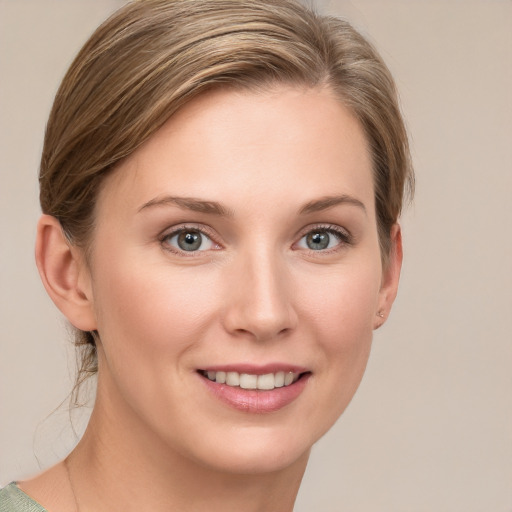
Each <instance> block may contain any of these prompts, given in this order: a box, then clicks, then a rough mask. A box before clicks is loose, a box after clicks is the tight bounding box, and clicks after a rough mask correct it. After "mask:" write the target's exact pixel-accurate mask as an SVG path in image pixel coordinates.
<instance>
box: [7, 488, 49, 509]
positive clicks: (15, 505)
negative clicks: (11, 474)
mask: <svg viewBox="0 0 512 512" xmlns="http://www.w3.org/2000/svg"><path fill="white" fill-rule="evenodd" d="M0 512H47V510H46V509H45V508H43V507H42V506H41V505H39V503H37V502H36V501H34V500H33V499H32V498H31V497H30V496H28V495H27V494H25V493H24V492H23V491H22V490H21V489H20V488H19V487H18V486H17V485H16V483H15V482H13V483H11V484H9V485H8V486H7V487H4V488H3V489H0Z"/></svg>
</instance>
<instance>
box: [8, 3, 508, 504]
mask: <svg viewBox="0 0 512 512" xmlns="http://www.w3.org/2000/svg"><path fill="white" fill-rule="evenodd" d="M122 3H123V2H122V1H121V0H118V1H114V0H109V1H107V0H102V1H99V0H74V1H70V0H60V1H58V0H0V325H1V329H2V333H1V337H0V486H1V485H4V484H6V483H8V482H9V481H11V480H14V479H16V478H21V477H24V476H27V475H29V474H31V473H34V472H37V471H39V469H40V468H44V467H46V466H48V465H49V464H52V463H54V462H56V461H57V460H58V459H59V458H60V457H62V456H64V455H65V454H66V452H67V450H69V449H70V448H71V446H72V444H73V442H74V437H73V431H72V428H71V426H70V421H69V415H68V413H67V409H66V406H65V405H64V406H62V407H60V408H59V409H57V410H56V412H54V413H53V414H52V411H54V410H55V409H56V408H57V407H58V406H59V404H60V403H61V402H62V401H63V400H65V399H66V396H67V394H68V392H69V390H70V388H71V382H72V378H71V376H70V372H72V370H73V363H72V362H70V361H72V357H69V356H70V350H69V341H68V335H67V334H66V329H65V323H64V322H63V320H62V318H61V316H60V314H59V313H58V312H57V310H56V309H55V308H54V306H53V304H51V303H50V300H49V299H48V298H47V297H46V294H45V292H44V290H43V287H42V285H41V284H40V282H39V278H38V276H37V272H36V268H35V265H34V262H33V245H34V236H35V223H36V221H37V217H38V215H39V207H38V199H37V195H38V191H37V168H38V160H39V157H40V151H41V146H42V137H43V130H44V125H45V122H46V117H47V115H48V112H49V109H50V105H51V102H52V99H53V95H54V94H55V92H56V88H57V86H58V83H59V80H60V79H61V78H62V75H63V74H64V72H65V69H66V68H67V66H68V65H69V64H70V62H71V59H72V58H73V56H74V54H75V53H76V51H77V50H78V49H79V47H80V46H81V44H82V43H83V42H84V41H85V39H86V37H87V36H88V35H89V34H90V32H91V31H92V30H93V28H95V26H96V25H97V24H98V23H99V22H100V21H101V20H102V19H103V18H104V17H106V15H107V14H108V13H110V12H112V11H113V10H114V9H115V8H116V7H117V6H119V5H121V4H122ZM313 3H315V2H313ZM316 4H317V5H318V7H319V8H320V9H322V10H324V11H326V12H331V13H334V14H337V15H342V16H346V17H347V18H348V19H349V20H351V21H352V22H353V23H354V24H355V25H356V26H357V27H358V28H359V29H360V30H361V31H362V32H363V33H364V34H366V35H369V36H370V38H371V40H372V41H373V42H374V43H375V44H376V46H377V47H378V48H379V50H380V51H381V53H382V55H383V57H384V59H385V60H386V61H387V63H388V65H389V66H390V68H391V70H392V72H393V73H394V75H395V78H396V80H397V83H398V86H399V89H400V92H401V97H402V103H403V110H404V113H405V116H406V119H407V123H408V126H409V129H410V132H411V136H412V146H413V154H414V162H415V167H416V172H417V182H418V183H417V196H416V200H415V203H414V205H413V206H412V207H411V208H410V209H409V210H408V211H407V213H406V214H405V216H404V218H403V226H404V239H405V264H404V269H403V274H402V282H401V291H400V295H399V298H398V299H397V302H396V304H395V307H394V310H393V312H392V315H391V318H390V320H389V321H388V323H387V324H386V325H385V326H384V328H382V329H381V330H379V331H378V332H377V333H376V335H375V341H374V348H373V353H372V356H371V358H370V363H369V366H368V369H367V373H366V376H365V378H364V379H363V383H362V385H361V387H360V389H359V391H358V393H357V394H356V397H355V398H354V400H353V402H352V404H351V405H350V406H349V408H348V409H347V411H346V413H345V414H344V415H343V417H342V418H341V419H340V421H339V422H338V423H337V424H336V426H335V427H334V428H333V429H332V430H331V431H330V432H329V434H328V435H327V436H326V437H325V438H324V439H322V440H321V441H320V442H319V443H318V444H317V445H316V446H315V447H314V448H313V452H312V458H311V461H310V465H309V467H308V470H307V472H306V476H305V479H304V483H303V487H302V489H301V492H300V494H299V498H298V501H297V506H296V510H297V511H298V512H306V511H311V510H314V511H322V512H343V511H349V512H401V511H403V512H459V511H460V512H510V511H512V334H511V323H512V322H511V320H512V236H511V234H512V206H511V204H512V201H511V199H510V196H511V194H512V142H511V134H512V93H511V90H512V30H511V27H512V2H510V1H509V0H501V1H500V0H464V1H463V0H442V1H440V0H433V1H432V0H430V1H426V0H424V1H412V0H389V1H377V0H374V1H371V0H353V1H342V0H339V1H335V0H332V1H330V2H329V1H320V0H318V2H316ZM84 412H85V413H86V412H87V410H85V411H84ZM298 421H300V418H299V419H298ZM75 425H76V428H77V429H78V430H80V428H82V427H83V418H80V417H77V418H75Z"/></svg>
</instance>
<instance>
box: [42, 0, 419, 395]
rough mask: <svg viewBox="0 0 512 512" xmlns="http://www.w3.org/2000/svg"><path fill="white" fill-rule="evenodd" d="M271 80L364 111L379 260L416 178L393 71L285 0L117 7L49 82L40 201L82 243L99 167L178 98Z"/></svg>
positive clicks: (336, 28)
mask: <svg viewBox="0 0 512 512" xmlns="http://www.w3.org/2000/svg"><path fill="white" fill-rule="evenodd" d="M279 83H284V84H290V85H297V86H300V87H309V88H310V87H328V88H330V89H331V90H332V91H333V92H335V93H336V95H337V96H338V97H339V98H340V101H342V102H343V103H344V104H345V105H346V106H347V107H348V108H349V109H350V110H351V111H352V113H353V114H354V115H355V116H356V118H357V119H358V120H359V122H360V123H361V126H362V128H363V130H364V132H365V134H366V137H367V140H368V144H369V148H370V151H371V155H372V158H373V166H374V169H373V171H374V184H375V204H376V211H377V222H378V232H379V238H380V245H381V252H382V259H383V263H384V264H385V262H386V256H387V254H388V253H389V248H390V230H391V226H392V225H393V224H394V223H395V222H396V221H397V219H398V217H399V215H400V212H401V209H402V203H403V198H404V191H407V190H408V191H409V192H410V193H411V195H412V190H413V181H414V180H413V172H412V168H411V163H410V154H409V147H408V139H407V133H406V130H405V127H404V122H403V119H402V116H401V113H400V109H399V104H398V99H397V93H396V89H395V85H394V81H393V79H392V77H391V74H390V73H389V70H388V69H387V67H386V66H385V64H384V63H383V61H382V60H381V58H380V57H379V55H378V54H377V52H376V51H375V49H374V48H373V47H372V46H371V45H370V44H369V43H368V42H367V41H366V40H365V39H364V38H363V37H362V36H361V35H360V34H359V33H358V32H357V31H355V30H354V29H353V28H352V27H351V25H350V24H349V23H348V22H346V21H343V20H340V19H337V18H333V17H328V16H320V15H318V14H316V13H315V12H313V11H311V10H310V9H308V8H306V7H305V6H303V5H301V4H300V3H298V2H297V1H293V0H135V1H133V2H131V3H128V4H127V5H125V6H124V7H122V8H121V9H120V10H118V11H117V12H116V13H114V14H113V15H112V16H111V17H110V18H109V19H108V20H107V21H105V22H104V23H103V24H102V25H101V26H100V27H99V28H98V29H97V30H96V31H95V32H94V33H93V35H92V36H91V37H90V39H89V40H88V41H87V42H86V43H85V45H84V46H83V48H82V49H81V51H80V52H79V54H78V55H77V57H76V58H75V60H74V61H73V63H72V64H71V67H70V69H69V70H68V72H67V74H66V75H65V77H64V79H63V81H62V84H61V86H60V88H59V90H58V92H57V95H56V98H55V102H54V104H53V108H52V111H51V113H50V117H49V120H48V124H47V129H46V136H45V141H44V148H43V154H42V158H41V169H40V177H39V182H40V201H41V207H42V210H43V212H44V213H46V214H49V215H53V216H54V217H56V218H57V219H58V220H59V221H60V224H61V226H62V229H63V231H64V233H65V235H66V237H67V238H68V240H69V242H70V243H71V244H74V245H77V246H79V247H81V248H82V249H83V250H84V252H85V254H86V255H87V249H88V247H90V241H91V238H92V233H93V229H94V211H95V203H96V197H97V195H98V192H99V189H100V186H101V183H102V180H103V178H104V177H105V176H106V175H107V173H108V172H109V171H111V170H112V169H114V168H115V167H116V165H117V164H118V163H120V162H121V161H122V160H123V159H125V158H127V157H128V156H129V155H131V154H132V153H133V152H134V151H135V150H136V149H137V148H138V147H139V146H141V145H142V144H143V143H144V142H145V141H146V140H147V139H148V138H149V137H151V135H153V134H154V133H155V132H156V131H157V130H158V129H159V128H160V127H161V126H162V125H163V124H164V123H165V122H166V121H167V120H168V119H169V117H170V116H172V115H173V114H174V113H175V112H176V111H177V110H178V109H179V108H180V107H182V106H183V105H185V104H186V103H187V102H189V101H191V100H192V99H193V98H194V97H196V96H197V95H199V94H201V93H202V92H205V91H207V90H209V89H211V88H215V87H233V88H242V89H243V88H248V89H262V88H265V87H271V86H272V85H275V84H279ZM97 336H98V333H91V332H82V331H78V332H77V335H76V345H77V347H78V348H79V350H80V351H81V363H80V364H79V374H78V378H77V386H78V385H79V384H80V383H81V382H82V381H83V380H84V379H85V378H86V377H87V376H89V375H91V374H94V373H95V372H96V371H97V360H96V349H95V339H96V337H97ZM75 391H76V388H75Z"/></svg>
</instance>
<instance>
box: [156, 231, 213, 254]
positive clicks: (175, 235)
mask: <svg viewBox="0 0 512 512" xmlns="http://www.w3.org/2000/svg"><path fill="white" fill-rule="evenodd" d="M162 242H163V243H165V244H166V245H168V246H170V248H171V250H174V251H175V252H199V251H208V250H211V249H214V248H215V247H216V244H215V243H214V242H213V240H212V239H211V238H210V237H209V236H208V235H206V234H205V233H203V232H202V231H200V230H198V229H186V228H182V229H179V230H177V231H174V232H172V233H169V234H168V235H166V236H165V238H164V239H163V240H162Z"/></svg>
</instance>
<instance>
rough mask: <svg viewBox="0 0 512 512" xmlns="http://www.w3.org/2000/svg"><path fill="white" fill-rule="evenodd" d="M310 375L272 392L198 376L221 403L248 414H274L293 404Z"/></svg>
mask: <svg viewBox="0 0 512 512" xmlns="http://www.w3.org/2000/svg"><path fill="white" fill-rule="evenodd" d="M310 375H311V374H309V373H308V374H304V375H302V376H301V378H300V379H299V380H297V381H296V382H294V383H293V384H290V385H289V386H283V387H282V388H274V389H272V390H258V389H243V388H240V387H233V386H228V385H227V384H219V383H217V382H214V381H212V380H209V379H207V378H206V377H203V376H201V375H200V376H199V377H200V379H201V380H202V381H203V382H204V384H205V385H206V386H207V387H208V389H209V390H210V391H211V392H212V393H213V394H214V395H215V396H216V397H217V398H218V399H219V400H221V401H222V402H224V403H225V404H227V405H229V406H230V407H233V408H234V409H238V410H240V411H245V412H250V413H259V414H261V413H267V412H275V411H278V410H279V409H282V408H283V407H285V406H287V405H288V404H290V403H291V402H293V401H294V400H295V399H296V398H298V396H299V395H300V394H301V393H302V391H303V390H304V387H305V386H306V383H307V381H308V380H309V377H310Z"/></svg>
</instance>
